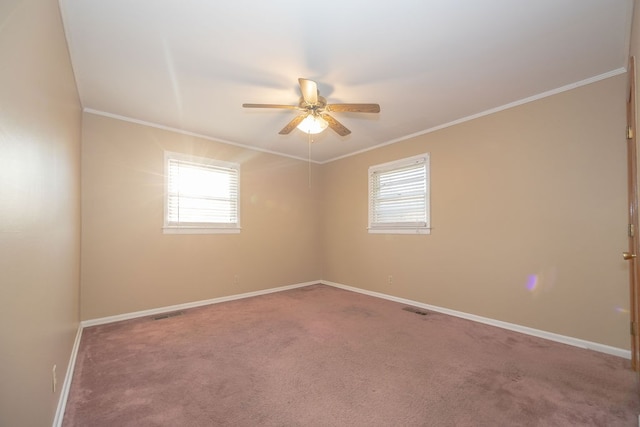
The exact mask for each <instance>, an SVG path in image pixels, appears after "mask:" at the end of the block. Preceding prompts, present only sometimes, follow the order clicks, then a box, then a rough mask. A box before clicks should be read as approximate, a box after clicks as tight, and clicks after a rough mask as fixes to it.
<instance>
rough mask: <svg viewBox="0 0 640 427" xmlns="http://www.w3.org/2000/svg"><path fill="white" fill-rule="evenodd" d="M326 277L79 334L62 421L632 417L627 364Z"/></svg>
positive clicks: (356, 422) (526, 421) (567, 422)
mask: <svg viewBox="0 0 640 427" xmlns="http://www.w3.org/2000/svg"><path fill="white" fill-rule="evenodd" d="M403 308H405V306H404V305H402V304H398V303H395V302H391V301H387V300H381V299H377V298H373V297H369V296H365V295H361V294H357V293H353V292H348V291H344V290H341V289H336V288H333V287H329V286H324V285H313V286H309V287H305V288H299V289H294V290H289V291H285V292H279V293H275V294H268V295H263V296H259V297H254V298H248V299H244V300H237V301H231V302H226V303H221V304H215V305H211V306H207V307H200V308H195V309H190V310H186V311H184V314H183V315H180V316H176V317H168V318H165V319H161V320H153V319H151V318H142V319H135V320H130V321H125V322H119V323H114V324H109V325H102V326H95V327H91V328H87V329H85V330H84V332H83V336H82V341H81V344H80V349H79V353H78V357H77V362H76V368H75V374H74V377H73V382H72V385H71V390H70V395H69V399H68V402H67V407H66V413H65V418H64V423H63V425H64V426H67V427H70V426H82V427H85V426H92V427H99V426H109V427H112V426H137V427H139V426H637V425H638V414H639V413H640V398H639V390H638V384H637V382H636V375H635V374H634V373H633V372H632V371H631V370H630V368H629V361H627V360H623V359H620V358H617V357H614V356H609V355H605V354H601V353H596V352H592V351H588V350H582V349H578V348H574V347H570V346H566V345H563V344H559V343H555V342H551V341H546V340H543V339H539V338H535V337H531V336H527V335H522V334H518V333H515V332H510V331H505V330H502V329H499V328H494V327H491V326H487V325H483V324H479V323H474V322H471V321H467V320H463V319H459V318H455V317H451V316H447V315H444V314H438V313H432V312H429V313H428V314H426V315H421V314H417V313H413V312H410V311H406V310H403Z"/></svg>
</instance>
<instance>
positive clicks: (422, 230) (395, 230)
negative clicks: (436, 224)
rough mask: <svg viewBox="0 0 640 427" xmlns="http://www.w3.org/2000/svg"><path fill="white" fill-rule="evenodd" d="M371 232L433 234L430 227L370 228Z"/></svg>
mask: <svg viewBox="0 0 640 427" xmlns="http://www.w3.org/2000/svg"><path fill="white" fill-rule="evenodd" d="M367 231H368V232H369V234H431V229H430V228H368V229H367Z"/></svg>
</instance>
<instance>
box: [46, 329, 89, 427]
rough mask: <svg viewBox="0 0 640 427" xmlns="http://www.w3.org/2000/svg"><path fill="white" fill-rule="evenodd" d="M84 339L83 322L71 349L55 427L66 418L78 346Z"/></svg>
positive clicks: (59, 425)
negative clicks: (65, 413)
mask: <svg viewBox="0 0 640 427" xmlns="http://www.w3.org/2000/svg"><path fill="white" fill-rule="evenodd" d="M81 339H82V324H80V325H78V331H77V332H76V338H75V341H74V342H73V347H72V349H71V356H70V357H69V365H68V366H67V374H66V375H65V376H64V382H63V383H62V388H61V389H60V398H59V399H58V408H57V409H56V415H55V417H54V418H53V427H61V426H62V419H63V418H64V410H65V408H66V407H67V398H68V397H69V390H70V389H71V380H72V379H73V371H74V370H75V368H76V357H77V356H78V348H79V347H80V340H81Z"/></svg>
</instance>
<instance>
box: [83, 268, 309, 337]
mask: <svg viewBox="0 0 640 427" xmlns="http://www.w3.org/2000/svg"><path fill="white" fill-rule="evenodd" d="M317 283H320V280H315V281H312V282H304V283H297V284H294V285H287V286H279V287H277V288H270V289H263V290H260V291H254V292H246V293H243V294H236V295H229V296H226V297H219V298H212V299H207V300H201V301H193V302H187V303H184V304H176V305H169V306H166V307H159V308H153V309H150V310H142V311H135V312H133V313H124V314H118V315H115V316H108V317H101V318H99V319H90V320H83V321H82V323H81V324H82V326H83V327H84V328H87V327H89V326H96V325H104V324H107V323H113V322H120V321H122V320H129V319H136V318H138V317H146V316H153V315H155V314H161V313H168V312H171V311H179V310H186V309H188V308H194V307H201V306H203V305H210V304H218V303H221V302H227V301H234V300H238V299H243V298H251V297H255V296H258V295H266V294H271V293H274V292H281V291H287V290H289V289H295V288H302V287H304V286H309V285H315V284H317Z"/></svg>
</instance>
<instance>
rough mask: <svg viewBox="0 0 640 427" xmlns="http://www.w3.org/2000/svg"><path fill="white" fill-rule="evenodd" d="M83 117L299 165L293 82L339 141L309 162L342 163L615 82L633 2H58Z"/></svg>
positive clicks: (300, 137)
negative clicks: (342, 130) (177, 133)
mask: <svg viewBox="0 0 640 427" xmlns="http://www.w3.org/2000/svg"><path fill="white" fill-rule="evenodd" d="M60 6H61V10H62V16H63V20H64V25H65V31H66V34H67V39H68V42H69V49H70V52H71V60H72V63H73V68H74V72H75V75H76V80H77V84H78V90H79V92H80V98H81V102H82V105H83V107H84V108H85V110H86V111H91V112H98V113H100V114H106V115H109V116H114V117H119V118H124V119H127V120H133V121H138V122H147V123H151V124H154V125H158V126H161V127H168V128H173V129H179V130H181V131H185V132H189V133H195V134H198V135H202V136H205V137H209V138H212V139H215V140H221V141H225V142H229V143H232V144H240V145H245V146H252V147H255V148H257V149H260V150H266V151H272V152H277V153H281V154H284V155H288V156H294V157H298V158H301V159H306V158H307V155H308V146H307V135H306V134H304V133H302V132H301V131H299V130H294V131H293V132H292V133H291V134H289V135H279V134H278V132H279V131H280V129H282V127H284V126H285V125H286V124H287V123H288V122H289V121H290V120H291V119H292V118H293V117H294V115H295V114H297V112H296V111H295V110H275V109H243V108H242V107H241V105H242V104H243V103H247V102H248V103H275V104H292V105H293V104H296V103H297V102H298V98H299V96H300V93H299V88H298V81H297V79H298V77H304V78H308V79H312V80H315V81H317V83H318V88H319V90H320V94H321V95H322V96H324V97H326V98H327V100H328V102H329V103H340V102H347V103H348V102H353V103H360V102H363V103H378V104H380V106H381V112H380V114H363V113H332V114H333V116H334V117H335V118H336V119H337V120H339V121H340V122H341V123H343V124H344V125H345V126H346V127H348V128H349V129H351V131H352V134H350V135H348V136H346V137H340V136H338V135H337V134H336V133H335V132H333V131H332V130H330V129H328V130H327V131H325V132H324V133H322V134H320V135H318V136H316V137H315V142H314V144H313V145H312V149H311V152H312V158H313V160H314V161H317V162H326V161H329V160H331V159H335V158H338V157H341V156H345V155H348V154H351V153H354V152H358V151H362V150H366V149H370V148H372V147H375V146H379V145H383V144H388V143H392V142H395V141H399V140H402V139H405V138H406V137H408V136H411V135H415V134H420V133H424V132H428V131H430V130H433V129H435V128H439V127H442V126H446V125H447V124H451V123H454V122H459V121H462V120H466V119H468V118H470V117H474V116H478V115H482V114H485V113H487V112H490V111H495V110H497V109H501V108H505V107H507V106H510V105H515V104H518V103H521V102H524V101H527V100H531V99H535V98H538V97H540V96H544V95H548V94H550V93H555V92H557V91H559V90H564V89H567V88H571V87H575V86H576V85H578V84H584V83H588V82H591V81H596V80H598V79H601V78H605V77H609V76H612V75H615V74H619V73H622V72H624V69H625V67H626V65H627V56H628V46H629V39H630V31H631V16H632V8H633V0H529V1H514V0H482V1H480V0H395V1H386V2H384V1H380V2H372V1H370V0H367V1H365V0H321V1H299V0H289V1H286V0H269V1H264V0H262V1H257V0H234V1H216V0H208V1H205V0H180V1H177V0H133V1H132V0H108V1H105V0H60Z"/></svg>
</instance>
